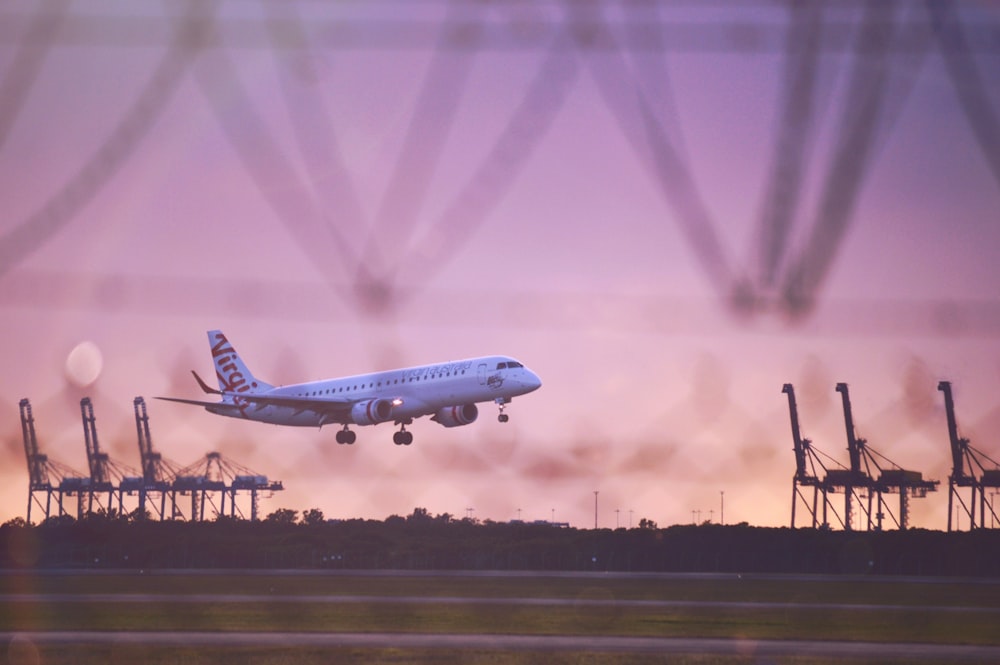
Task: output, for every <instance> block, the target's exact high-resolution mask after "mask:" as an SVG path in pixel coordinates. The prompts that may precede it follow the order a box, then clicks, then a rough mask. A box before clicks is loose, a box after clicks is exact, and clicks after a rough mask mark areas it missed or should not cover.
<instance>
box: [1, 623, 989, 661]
mask: <svg viewBox="0 0 1000 665" xmlns="http://www.w3.org/2000/svg"><path fill="white" fill-rule="evenodd" d="M15 643H20V644H21V645H25V644H34V645H39V646H41V645H47V644H101V645H129V644H138V645H150V646H177V647H182V646H204V647H237V646H239V647H272V648H274V647H314V648H334V647H354V648H397V649H479V650H499V651H586V652H622V653H650V654H683V653H697V654H716V655H733V656H743V657H753V658H772V657H779V656H801V657H824V658H859V659H866V660H869V661H871V660H883V659H889V658H893V659H900V660H907V661H919V660H948V661H967V662H979V663H987V662H1000V647H977V646H961V645H956V646H949V645H922V644H885V643H871V642H817V641H804V640H788V641H785V640H741V639H687V638H658V637H611V636H560V635H455V634H426V633H421V634H413V633H284V632H282V633H271V632H268V633H259V632H258V633H239V632H221V633H205V632H123V633H119V632H100V631H94V632H90V631H52V632H25V633H14V632H0V644H8V645H12V644H15Z"/></svg>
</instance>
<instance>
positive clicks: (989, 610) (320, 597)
mask: <svg viewBox="0 0 1000 665" xmlns="http://www.w3.org/2000/svg"><path fill="white" fill-rule="evenodd" d="M0 603H43V604H45V603H138V604H175V603H176V604H179V603H187V604H194V605H206V604H213V605H214V604H219V603H236V604H244V603H246V604H275V603H289V604H291V603H305V604H313V603H317V604H319V603H322V604H336V603H339V604H371V605H470V606H472V605H509V606H512V607H515V606H517V607H523V606H528V607H622V608H624V607H636V608H646V609H696V608H708V609H716V610H784V611H789V610H791V611H795V610H843V611H906V612H933V613H935V614H940V613H942V612H948V613H968V614H995V615H997V617H998V619H1000V608H997V607H966V606H938V605H935V606H928V605H871V604H866V605H862V604H855V603H805V602H784V603H769V602H743V601H713V600H635V599H627V598H621V599H616V598H496V597H492V598H477V597H467V596H359V595H339V594H338V595H329V594H316V595H312V594H295V595H290V594H220V593H212V594H145V593H142V594H139V593H49V594H34V593H31V594H0Z"/></svg>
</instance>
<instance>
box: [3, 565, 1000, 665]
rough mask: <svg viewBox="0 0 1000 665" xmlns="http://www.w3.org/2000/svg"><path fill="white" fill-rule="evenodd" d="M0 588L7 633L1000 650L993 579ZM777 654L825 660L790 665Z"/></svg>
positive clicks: (132, 583) (395, 580)
mask: <svg viewBox="0 0 1000 665" xmlns="http://www.w3.org/2000/svg"><path fill="white" fill-rule="evenodd" d="M0 594H2V595H3V596H4V602H3V603H2V605H0V630H3V631H7V632H9V631H16V632H31V631H67V630H83V631H198V632H206V631H208V632H249V633H268V632H294V633H331V632H332V633H417V634H484V635H552V636H556V635H560V636H594V635H602V636H603V635H606V636H644V637H658V638H664V637H676V638H727V639H741V640H810V641H834V642H844V641H850V642H876V643H900V644H945V645H992V646H1000V630H997V625H998V620H1000V584H996V583H993V582H974V581H973V582H967V581H950V580H927V581H913V580H894V579H892V578H804V579H800V578H791V577H787V578H786V577H752V576H749V577H747V576H745V577H737V576H718V577H697V576H695V577H690V576H688V577H686V576H642V577H619V576H613V575H601V574H592V575H578V576H528V575H510V576H487V575H418V574H413V575H406V574H399V575H365V574H363V573H362V574H358V575H339V574H315V575H314V574H280V573H279V574H271V573H266V574H233V573H226V572H219V573H211V574H190V573H177V574H143V573H139V572H127V573H109V574H85V573H65V574H38V575H36V574H21V573H17V574H14V573H8V574H4V575H0ZM95 594H100V596H99V597H94V595H95ZM36 595H37V596H36ZM57 595H58V597H57ZM139 596H142V598H139ZM458 599H471V600H472V601H473V602H461V601H459V600H458ZM636 601H640V602H636ZM7 651H8V660H9V661H10V662H25V663H31V662H39V663H57V664H59V663H107V662H148V663H177V662H181V663H255V664H258V663H260V664H263V663H292V662H294V663H313V662H316V663H320V662H324V663H325V662H334V661H335V662H372V661H376V662H394V663H423V662H435V663H437V662H445V663H447V662H456V663H457V662H461V663H466V662H480V663H492V662H518V663H533V662H588V663H589V662H593V663H618V662H663V659H664V658H665V659H666V660H669V661H670V662H692V663H730V662H746V659H745V658H744V657H738V656H732V657H729V656H703V655H699V654H691V655H690V656H678V655H676V654H674V655H670V656H657V655H653V654H622V653H578V652H574V651H568V652H567V651H559V652H550V651H546V652H531V651H519V652H516V653H512V652H507V651H499V650H492V649H482V650H470V649H457V650H456V649H377V648H362V649H354V648H350V649H349V648H337V649H316V648H307V647H298V646H295V645H289V646H285V647H281V648H271V647H267V648H264V647H257V648H252V647H247V648H242V647H240V648H215V647H204V648H193V647H167V646H146V645H137V644H124V645H113V646H102V645H96V644H95V645H87V644H77V645H73V646H72V647H69V646H65V645H48V644H44V645H34V644H25V643H14V642H12V643H11V644H10V645H8V649H7ZM774 660H775V661H776V662H795V663H818V662H824V661H823V660H821V659H820V660H816V659H799V658H796V657H785V658H779V659H774ZM830 662H833V661H832V660H831V661H830ZM838 662H839V659H838ZM879 662H885V659H884V658H880V659H879ZM900 662H903V660H900ZM942 662H944V661H942Z"/></svg>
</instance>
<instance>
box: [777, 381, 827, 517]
mask: <svg viewBox="0 0 1000 665" xmlns="http://www.w3.org/2000/svg"><path fill="white" fill-rule="evenodd" d="M781 392H783V393H785V394H786V395H788V411H789V413H790V415H791V420H792V444H793V450H794V451H795V475H794V476H793V477H792V528H793V529H794V528H795V507H796V505H798V503H799V502H801V503H802V504H803V505H805V507H806V509H807V510H808V511H809V515H810V516H811V517H812V528H814V529H815V528H817V527H820V526H822V527H823V528H829V526H830V524H829V521H828V520H827V510H828V508H829V507H830V501H829V496H828V495H829V488H828V486H827V482H826V476H827V473H828V472H827V470H826V465H825V464H823V460H821V459H820V458H819V451H817V450H816V449H814V448H813V445H812V441H811V440H810V439H807V438H805V437H803V436H802V431H801V429H800V427H799V408H798V404H797V403H796V401H795V388H794V387H793V386H792V384H790V383H786V384H785V385H784V386H782V388H781ZM819 470H821V471H822V472H823V477H822V478H821V477H820V476H819V475H818V471H819ZM803 487H811V488H812V489H813V492H812V501H811V502H810V501H809V500H808V499H807V498H806V496H805V495H804V494H803V492H802V488H803ZM820 497H822V500H823V507H822V510H823V519H822V522H820V514H819V507H818V506H817V503H818V502H819V499H820ZM834 512H836V511H834ZM838 517H839V516H838Z"/></svg>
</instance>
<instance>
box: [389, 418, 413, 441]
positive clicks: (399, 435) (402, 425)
mask: <svg viewBox="0 0 1000 665" xmlns="http://www.w3.org/2000/svg"><path fill="white" fill-rule="evenodd" d="M412 423H413V419H412V418H408V419H407V420H397V421H396V424H397V425H399V431H398V432H396V433H394V434H393V435H392V442H393V443H395V444H396V445H397V446H408V445H410V444H411V443H413V432H407V431H406V426H407V425H410V424H412Z"/></svg>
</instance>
